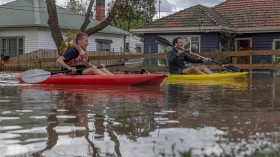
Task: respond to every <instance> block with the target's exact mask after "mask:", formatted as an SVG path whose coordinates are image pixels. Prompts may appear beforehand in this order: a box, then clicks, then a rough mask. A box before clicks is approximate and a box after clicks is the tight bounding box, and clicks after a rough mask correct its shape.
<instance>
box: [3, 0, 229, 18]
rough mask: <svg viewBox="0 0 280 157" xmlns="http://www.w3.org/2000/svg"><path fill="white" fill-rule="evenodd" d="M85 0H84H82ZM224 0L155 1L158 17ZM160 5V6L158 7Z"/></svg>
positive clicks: (61, 3) (109, 0)
mask: <svg viewBox="0 0 280 157" xmlns="http://www.w3.org/2000/svg"><path fill="white" fill-rule="evenodd" d="M11 1H15V0H0V5H1V4H4V3H8V2H11ZM83 1H85V0H83ZM105 1H106V3H108V2H111V1H112V0H105ZM224 1H225V0H160V2H161V3H160V5H159V0H157V2H156V3H155V6H156V9H157V12H158V11H159V9H160V17H163V16H166V15H169V14H173V13H175V12H178V11H180V10H183V9H185V8H189V7H191V6H194V5H197V4H201V5H204V6H208V7H213V6H215V5H217V4H220V3H222V2H224ZM66 2H67V0H57V5H60V6H63V5H64V4H65V3H66ZM159 6H160V7H159ZM157 18H159V14H157V15H156V16H155V19H157Z"/></svg>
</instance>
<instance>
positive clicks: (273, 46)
mask: <svg viewBox="0 0 280 157" xmlns="http://www.w3.org/2000/svg"><path fill="white" fill-rule="evenodd" d="M276 41H280V39H273V42H272V50H276V47H275V46H276V45H275V43H276ZM279 57H280V56H276V55H273V58H272V62H274V61H275V59H276V58H279Z"/></svg>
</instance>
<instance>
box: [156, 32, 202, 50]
mask: <svg viewBox="0 0 280 157" xmlns="http://www.w3.org/2000/svg"><path fill="white" fill-rule="evenodd" d="M162 37H163V38H165V39H167V40H168V41H169V42H170V43H173V39H174V38H176V37H179V36H162ZM181 38H182V39H183V42H184V48H185V49H186V50H188V51H191V52H193V53H199V52H200V36H197V35H196V36H181ZM170 48H172V47H169V49H170ZM166 51H167V50H166V48H165V47H163V46H161V45H159V52H160V53H166Z"/></svg>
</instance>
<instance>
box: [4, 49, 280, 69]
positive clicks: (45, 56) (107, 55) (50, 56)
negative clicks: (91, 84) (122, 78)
mask: <svg viewBox="0 0 280 157" xmlns="http://www.w3.org/2000/svg"><path fill="white" fill-rule="evenodd" d="M199 54H200V55H202V56H205V57H210V58H213V59H214V58H216V57H218V56H228V57H231V60H232V64H231V65H233V66H236V67H238V68H240V69H243V70H254V69H276V68H280V64H238V62H237V61H238V57H242V56H272V55H280V50H261V51H238V52H237V51H232V52H219V53H218V52H202V53H199ZM58 57H59V56H58V53H57V51H56V50H37V51H34V52H32V53H28V54H24V55H21V56H17V57H13V58H10V59H8V60H6V61H4V60H1V61H0V71H24V70H28V69H33V68H39V69H45V70H58V69H59V66H58V65H57V64H56V63H55V60H56V59H57V58H58ZM137 58H145V59H152V60H159V59H165V58H166V54H156V53H154V54H125V53H116V52H114V53H113V52H90V60H91V62H92V63H93V64H95V65H99V64H101V63H103V64H107V65H108V64H114V63H119V62H123V61H125V60H129V59H137ZM207 66H208V67H209V68H210V69H221V68H222V67H221V66H219V65H215V64H212V65H207ZM140 68H146V69H148V70H149V71H151V72H157V71H160V72H168V68H167V67H166V66H152V65H148V64H144V65H143V66H142V67H137V68H131V69H127V68H125V67H113V68H110V70H111V71H138V70H139V69H140Z"/></svg>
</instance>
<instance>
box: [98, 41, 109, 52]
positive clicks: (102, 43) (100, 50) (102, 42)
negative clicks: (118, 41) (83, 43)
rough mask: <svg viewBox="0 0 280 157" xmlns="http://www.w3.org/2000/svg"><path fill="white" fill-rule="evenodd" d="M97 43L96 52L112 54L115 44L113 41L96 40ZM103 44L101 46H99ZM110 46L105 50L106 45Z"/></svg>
mask: <svg viewBox="0 0 280 157" xmlns="http://www.w3.org/2000/svg"><path fill="white" fill-rule="evenodd" d="M95 42H96V51H98V52H110V51H111V43H113V41H112V40H108V39H95ZM100 44H101V46H99V45H100ZM107 44H108V46H107V47H108V48H104V47H105V46H104V45H107ZM100 47H101V49H100Z"/></svg>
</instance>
